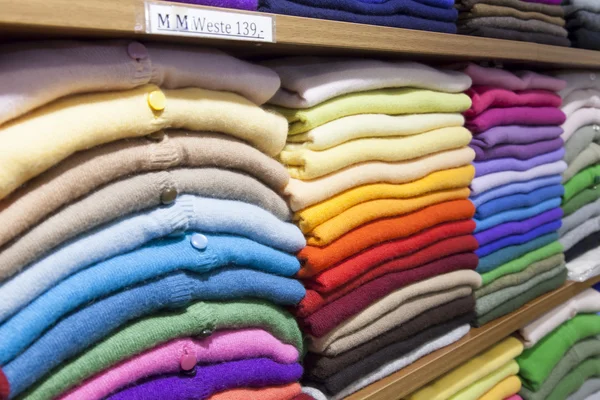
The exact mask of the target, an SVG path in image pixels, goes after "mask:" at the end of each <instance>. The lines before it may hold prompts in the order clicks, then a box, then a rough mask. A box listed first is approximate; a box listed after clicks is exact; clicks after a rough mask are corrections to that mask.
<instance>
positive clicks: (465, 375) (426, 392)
mask: <svg viewBox="0 0 600 400" xmlns="http://www.w3.org/2000/svg"><path fill="white" fill-rule="evenodd" d="M522 352H523V345H522V344H521V342H519V340H517V339H515V338H514V337H508V338H506V339H504V340H503V341H501V342H500V343H498V344H496V345H494V346H493V347H492V348H491V349H489V350H487V351H485V352H483V353H481V354H479V355H478V356H476V357H474V358H472V359H470V360H469V361H467V362H465V363H464V364H462V365H460V366H459V367H457V368H455V369H453V370H452V371H450V372H449V373H447V374H445V375H443V376H442V377H440V378H438V379H436V380H435V381H433V382H431V383H429V384H428V385H426V386H425V387H423V388H421V389H419V390H417V391H416V392H414V393H412V394H411V395H410V396H409V397H408V398H407V400H441V399H448V398H452V396H453V395H455V394H457V393H458V392H460V391H461V390H463V389H465V388H467V387H468V386H469V385H471V384H473V383H475V382H476V381H478V380H479V379H481V378H484V377H485V376H486V375H488V374H490V373H492V372H494V371H495V370H497V369H498V368H501V367H502V366H504V365H505V364H506V363H508V362H509V361H511V360H512V359H514V358H515V357H517V356H518V355H520V354H521V353H522Z"/></svg>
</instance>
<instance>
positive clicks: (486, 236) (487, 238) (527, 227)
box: [475, 207, 563, 247]
mask: <svg viewBox="0 0 600 400" xmlns="http://www.w3.org/2000/svg"><path fill="white" fill-rule="evenodd" d="M562 215H563V213H562V209H560V208H559V207H556V208H553V209H551V210H549V211H545V212H543V213H541V214H538V215H536V216H534V217H531V218H528V219H524V220H522V221H514V222H507V223H505V224H500V225H496V226H494V227H493V228H490V229H487V230H485V231H481V232H478V233H476V234H475V239H477V243H479V246H480V247H483V246H485V245H487V244H490V243H494V242H496V241H498V240H500V239H503V238H506V237H507V236H511V235H521V234H525V233H527V232H530V231H531V230H533V229H536V228H538V227H540V226H543V225H545V224H548V223H550V222H552V221H555V220H557V219H560V218H561V217H562Z"/></svg>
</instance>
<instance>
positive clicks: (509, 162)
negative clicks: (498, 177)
mask: <svg viewBox="0 0 600 400" xmlns="http://www.w3.org/2000/svg"><path fill="white" fill-rule="evenodd" d="M564 155H565V149H564V148H562V147H561V148H559V149H558V150H554V151H552V152H550V153H544V154H541V155H538V156H535V157H532V158H529V159H526V160H519V159H518V158H512V157H507V158H498V159H495V160H488V161H476V162H474V163H473V165H474V166H475V176H482V175H487V174H491V173H494V172H499V171H525V170H528V169H531V168H533V167H537V166H538V165H542V164H548V163H551V162H554V161H559V160H562V159H563V157H564Z"/></svg>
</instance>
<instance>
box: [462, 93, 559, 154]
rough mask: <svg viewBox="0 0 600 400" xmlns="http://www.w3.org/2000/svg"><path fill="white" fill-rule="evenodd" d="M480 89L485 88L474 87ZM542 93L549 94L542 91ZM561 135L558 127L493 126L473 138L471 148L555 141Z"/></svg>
mask: <svg viewBox="0 0 600 400" xmlns="http://www.w3.org/2000/svg"><path fill="white" fill-rule="evenodd" d="M481 87H486V86H475V88H481ZM495 90H503V89H495ZM527 92H531V91H527ZM509 93H514V92H509ZM517 93H518V92H517ZM543 93H549V92H545V91H544V92H543ZM561 133H562V129H561V128H560V127H558V126H516V125H507V126H495V127H493V128H491V129H488V130H487V131H485V132H481V133H478V134H477V135H475V136H473V140H472V141H471V147H473V148H474V149H475V151H477V150H478V149H477V148H481V149H489V148H492V147H495V146H498V145H502V144H528V143H534V142H539V141H545V140H552V139H556V138H558V137H560V135H561Z"/></svg>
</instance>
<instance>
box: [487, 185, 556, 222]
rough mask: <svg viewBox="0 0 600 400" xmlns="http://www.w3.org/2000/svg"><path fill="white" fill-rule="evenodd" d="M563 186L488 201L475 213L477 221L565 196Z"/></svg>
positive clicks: (546, 187) (547, 187) (543, 188)
mask: <svg viewBox="0 0 600 400" xmlns="http://www.w3.org/2000/svg"><path fill="white" fill-rule="evenodd" d="M564 192H565V189H564V187H563V185H552V186H544V187H542V188H540V189H535V190H532V191H531V192H529V193H526V194H521V193H519V194H513V195H511V196H504V197H500V198H498V199H494V200H491V201H488V202H487V203H485V204H482V205H480V206H479V207H478V208H477V210H476V211H475V217H476V218H477V219H485V218H489V217H492V216H494V215H495V214H498V213H501V212H503V211H508V210H511V209H514V208H523V207H532V206H534V205H536V204H538V203H540V202H543V201H546V200H550V199H553V198H555V197H561V196H563V194H564Z"/></svg>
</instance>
